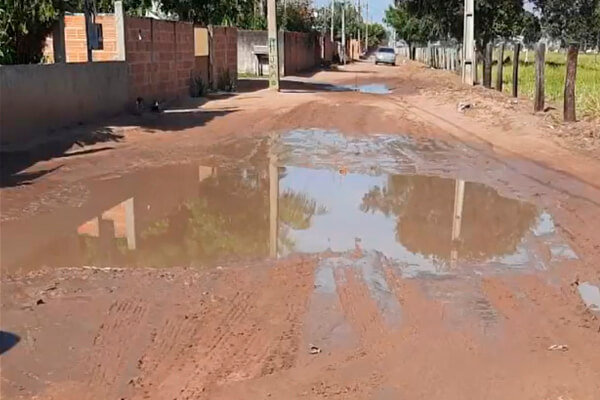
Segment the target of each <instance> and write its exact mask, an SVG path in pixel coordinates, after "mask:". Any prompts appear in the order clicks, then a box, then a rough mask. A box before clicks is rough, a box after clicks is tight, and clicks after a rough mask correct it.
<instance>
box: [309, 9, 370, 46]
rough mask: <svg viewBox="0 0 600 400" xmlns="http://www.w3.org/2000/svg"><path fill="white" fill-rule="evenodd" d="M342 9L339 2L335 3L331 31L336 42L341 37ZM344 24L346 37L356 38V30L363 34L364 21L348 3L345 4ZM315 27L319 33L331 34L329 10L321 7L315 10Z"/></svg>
mask: <svg viewBox="0 0 600 400" xmlns="http://www.w3.org/2000/svg"><path fill="white" fill-rule="evenodd" d="M342 7H344V5H343V4H342V3H340V2H336V3H335V8H334V13H333V31H334V35H335V39H336V40H341V37H342ZM344 20H345V21H344V23H345V25H346V35H347V36H346V37H348V38H351V37H357V35H358V30H359V29H361V31H362V32H364V20H363V18H362V16H361V15H360V14H359V12H358V10H357V9H356V8H355V7H354V5H353V4H351V3H350V2H346V3H345V14H344ZM315 27H316V29H317V30H318V31H320V32H331V8H330V7H322V8H320V9H318V10H317V19H316V20H315Z"/></svg>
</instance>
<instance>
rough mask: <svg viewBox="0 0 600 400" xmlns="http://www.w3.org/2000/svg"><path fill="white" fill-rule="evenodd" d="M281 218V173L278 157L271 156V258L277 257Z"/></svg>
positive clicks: (271, 154)
mask: <svg viewBox="0 0 600 400" xmlns="http://www.w3.org/2000/svg"><path fill="white" fill-rule="evenodd" d="M278 218H279V171H278V169H277V156H276V155H275V154H273V153H270V154H269V256H270V257H277V225H278Z"/></svg>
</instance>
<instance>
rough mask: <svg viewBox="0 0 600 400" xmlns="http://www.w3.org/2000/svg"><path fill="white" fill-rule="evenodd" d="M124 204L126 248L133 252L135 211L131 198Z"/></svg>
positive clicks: (134, 245)
mask: <svg viewBox="0 0 600 400" xmlns="http://www.w3.org/2000/svg"><path fill="white" fill-rule="evenodd" d="M124 203H125V236H126V237H127V248H128V249H129V250H135V247H136V243H135V211H134V208H133V197H130V198H128V199H127V200H125V201H124Z"/></svg>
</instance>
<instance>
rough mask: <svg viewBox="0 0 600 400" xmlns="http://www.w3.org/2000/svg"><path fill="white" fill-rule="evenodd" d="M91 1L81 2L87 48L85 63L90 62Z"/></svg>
mask: <svg viewBox="0 0 600 400" xmlns="http://www.w3.org/2000/svg"><path fill="white" fill-rule="evenodd" d="M92 1H93V0H84V2H83V14H84V18H85V42H86V46H87V62H92V61H93V59H92V38H91V35H90V30H91V28H92V24H93V23H94V17H93V8H92V4H91V2H92Z"/></svg>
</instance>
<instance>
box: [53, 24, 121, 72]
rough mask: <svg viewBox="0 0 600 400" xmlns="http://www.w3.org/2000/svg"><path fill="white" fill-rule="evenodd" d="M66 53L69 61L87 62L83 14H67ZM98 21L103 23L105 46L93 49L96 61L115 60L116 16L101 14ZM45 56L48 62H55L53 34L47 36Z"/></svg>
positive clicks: (93, 57) (93, 56)
mask: <svg viewBox="0 0 600 400" xmlns="http://www.w3.org/2000/svg"><path fill="white" fill-rule="evenodd" d="M64 22H65V53H66V57H67V62H87V41H86V38H85V17H84V16H83V15H79V14H77V15H65V19H64ZM96 23H97V24H101V25H102V36H103V48H102V50H92V59H93V60H94V61H114V60H116V59H117V38H116V28H115V16H114V15H112V14H99V15H97V16H96ZM44 58H45V60H46V62H47V63H53V62H54V54H53V42H52V35H50V36H48V38H46V46H45V47H44Z"/></svg>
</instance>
